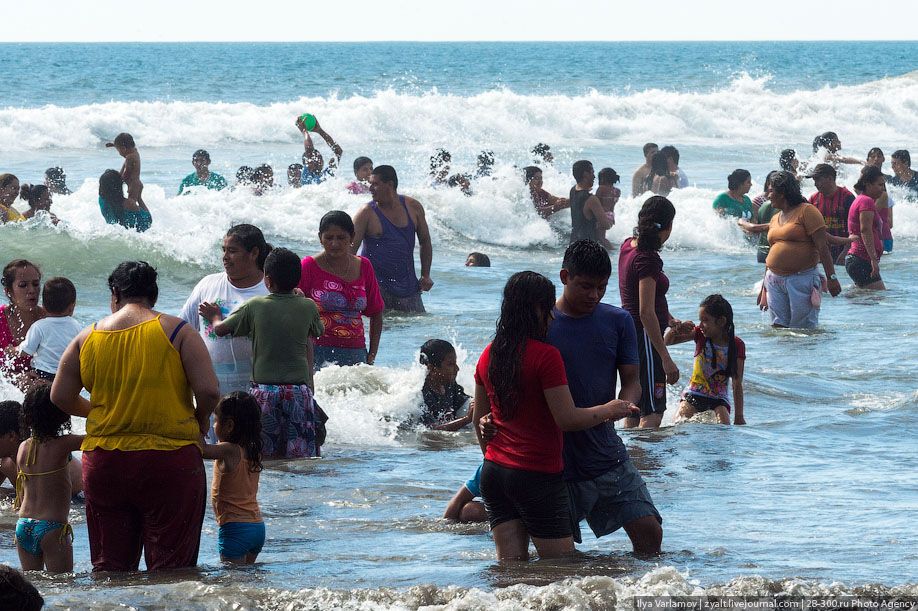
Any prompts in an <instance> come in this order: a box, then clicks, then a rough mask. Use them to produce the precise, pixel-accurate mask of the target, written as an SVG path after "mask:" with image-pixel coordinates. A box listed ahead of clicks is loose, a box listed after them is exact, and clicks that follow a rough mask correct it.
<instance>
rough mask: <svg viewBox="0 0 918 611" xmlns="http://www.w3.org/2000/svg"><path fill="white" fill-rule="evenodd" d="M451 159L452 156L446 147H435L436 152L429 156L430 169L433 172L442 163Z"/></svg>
mask: <svg viewBox="0 0 918 611" xmlns="http://www.w3.org/2000/svg"><path fill="white" fill-rule="evenodd" d="M452 160H453V156H452V155H451V154H450V152H449V151H447V150H446V149H437V152H436V153H434V154H433V155H431V156H430V171H431V173H435V172H436V171H437V170H439V169H440V168H442V167H443V166H444V165H446V164H447V163H449V162H450V161H452Z"/></svg>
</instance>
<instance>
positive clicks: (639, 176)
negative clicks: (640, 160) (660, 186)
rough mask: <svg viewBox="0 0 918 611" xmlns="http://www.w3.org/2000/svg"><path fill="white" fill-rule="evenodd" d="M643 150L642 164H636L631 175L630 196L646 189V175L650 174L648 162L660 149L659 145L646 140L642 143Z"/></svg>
mask: <svg viewBox="0 0 918 611" xmlns="http://www.w3.org/2000/svg"><path fill="white" fill-rule="evenodd" d="M643 150H644V164H643V165H640V166H638V168H637V169H636V170H635V171H634V175H633V176H632V177H631V197H637V196H638V195H641V194H642V193H645V192H646V191H647V188H646V187H645V186H644V183H645V182H646V180H647V176H649V175H650V162H651V160H652V159H653V156H654V155H655V154H656V153H657V151H659V150H660V147H659V146H657V145H656V144H654V143H653V142H648V143H647V144H645V145H644V149H643Z"/></svg>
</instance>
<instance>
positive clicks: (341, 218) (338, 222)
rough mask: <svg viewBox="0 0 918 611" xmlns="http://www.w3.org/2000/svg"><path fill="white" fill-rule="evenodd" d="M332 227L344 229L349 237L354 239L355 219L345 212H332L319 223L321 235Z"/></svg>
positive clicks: (326, 214) (327, 213)
mask: <svg viewBox="0 0 918 611" xmlns="http://www.w3.org/2000/svg"><path fill="white" fill-rule="evenodd" d="M332 227H337V228H338V229H343V230H344V232H345V233H347V234H348V235H349V236H351V237H352V238H353V237H354V219H352V218H351V215H350V214H348V213H347V212H345V211H343V210H331V211H329V212H326V213H325V215H324V216H322V220H320V221H319V235H322V234H323V233H325V232H326V231H328V230H329V229H330V228H332Z"/></svg>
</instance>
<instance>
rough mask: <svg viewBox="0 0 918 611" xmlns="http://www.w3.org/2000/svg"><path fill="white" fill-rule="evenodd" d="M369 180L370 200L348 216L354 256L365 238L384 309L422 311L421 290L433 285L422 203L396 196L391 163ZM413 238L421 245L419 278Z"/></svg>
mask: <svg viewBox="0 0 918 611" xmlns="http://www.w3.org/2000/svg"><path fill="white" fill-rule="evenodd" d="M369 184H370V195H372V196H373V201H371V202H370V203H368V204H366V205H365V206H363V207H362V208H361V209H360V210H359V211H358V212H357V214H356V215H355V216H354V243H353V249H354V254H357V252H358V250H360V245H361V243H362V242H364V241H365V242H366V243H365V244H364V245H363V253H362V254H363V256H365V257H366V258H367V259H369V260H370V262H371V263H372V264H373V269H374V271H376V279H377V280H378V281H379V291H380V293H382V298H383V301H384V302H385V303H386V308H389V309H392V310H398V311H401V312H424V302H423V301H422V300H421V292H422V291H429V290H430V289H431V287H432V286H433V280H431V279H430V265H431V262H432V260H433V245H432V244H431V242H430V230H429V229H428V227H427V220H426V218H425V217H424V207H423V206H422V205H421V204H420V202H418V201H417V200H416V199H414V198H412V197H406V196H404V195H399V194H398V191H397V189H398V175H397V174H396V173H395V168H393V167H392V166H389V165H381V166H379V167H377V168H375V169H374V170H373V173H372V174H370V179H369ZM415 236H417V241H418V243H419V244H420V246H421V277H420V279H419V278H418V277H417V274H416V273H415V270H414V244H415Z"/></svg>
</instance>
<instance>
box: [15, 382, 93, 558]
mask: <svg viewBox="0 0 918 611" xmlns="http://www.w3.org/2000/svg"><path fill="white" fill-rule="evenodd" d="M22 421H23V425H24V426H25V427H27V428H29V429H31V437H29V438H28V439H26V440H25V441H23V442H22V443H21V444H20V445H19V453H18V455H17V463H18V464H19V472H18V473H17V475H16V503H15V505H14V508H15V509H18V510H19V520H18V521H17V522H16V549H17V550H18V552H19V562H20V563H21V564H22V569H23V570H24V571H40V570H42V569H43V568H44V569H47V570H48V571H49V572H51V573H69V572H70V571H72V570H73V528H71V526H70V524H68V522H67V518H68V516H69V514H70V497H71V495H72V491H73V487H72V485H71V475H70V469H69V463H70V461H71V460H72V459H73V457H72V456H71V454H70V453H71V452H74V451H76V450H79V449H80V444H81V443H83V435H69V434H65V433H67V432H69V431H70V416H69V415H68V414H65V413H64V412H62V411H61V410H60V409H59V408H58V407H57V406H56V405H54V403H52V402H51V385H50V384H48V383H41V384H38V385H36V386H34V387H32V388H31V389H30V390H29V391H28V392H27V393H26V396H25V401H24V402H23V406H22Z"/></svg>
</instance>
